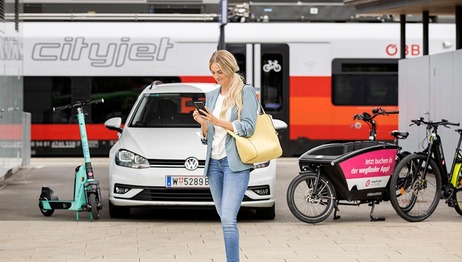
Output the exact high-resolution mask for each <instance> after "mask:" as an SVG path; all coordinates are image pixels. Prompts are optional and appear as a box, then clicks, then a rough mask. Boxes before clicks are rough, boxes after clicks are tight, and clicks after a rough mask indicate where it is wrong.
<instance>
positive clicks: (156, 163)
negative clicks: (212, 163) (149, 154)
mask: <svg viewBox="0 0 462 262" xmlns="http://www.w3.org/2000/svg"><path fill="white" fill-rule="evenodd" d="M185 160H186V159H149V160H148V162H149V165H150V166H152V167H184V162H185ZM204 166H205V160H199V167H200V168H203V167H204Z"/></svg>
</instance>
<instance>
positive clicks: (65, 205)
mask: <svg viewBox="0 0 462 262" xmlns="http://www.w3.org/2000/svg"><path fill="white" fill-rule="evenodd" d="M103 102H104V100H103V99H98V100H91V101H90V100H88V101H84V102H81V101H78V102H75V103H73V104H69V105H66V106H60V107H56V108H53V111H61V110H65V109H74V108H75V109H76V111H77V121H78V124H79V129H80V138H81V142H82V151H83V157H84V164H83V165H79V166H77V167H76V168H75V178H74V199H72V200H59V199H58V196H57V195H56V194H55V193H54V191H53V190H52V189H51V188H49V187H47V186H43V187H42V192H41V194H40V198H39V207H40V211H41V212H42V214H43V215H44V216H47V217H49V216H51V215H52V214H53V213H54V211H55V209H67V210H72V211H75V219H76V220H77V221H78V220H79V212H82V211H88V212H90V220H91V221H93V220H98V219H99V217H100V215H99V210H101V209H102V208H103V204H102V197H101V189H100V186H99V181H97V180H95V176H94V174H93V168H92V165H91V160H90V149H89V147H88V139H87V131H86V126H85V114H84V111H83V108H84V107H85V106H87V105H91V104H98V103H103Z"/></svg>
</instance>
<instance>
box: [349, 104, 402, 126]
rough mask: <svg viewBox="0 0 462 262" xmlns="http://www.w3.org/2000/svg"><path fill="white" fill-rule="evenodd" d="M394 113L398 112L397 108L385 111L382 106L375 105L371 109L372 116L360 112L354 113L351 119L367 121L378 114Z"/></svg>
mask: <svg viewBox="0 0 462 262" xmlns="http://www.w3.org/2000/svg"><path fill="white" fill-rule="evenodd" d="M395 114H399V111H398V110H390V111H386V110H385V109H383V108H380V107H376V108H374V109H372V116H371V115H370V114H369V113H367V112H364V113H362V114H356V115H354V116H353V120H363V121H366V122H368V121H371V120H372V119H374V118H375V117H376V116H378V115H383V116H387V115H395Z"/></svg>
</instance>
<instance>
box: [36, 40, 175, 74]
mask: <svg viewBox="0 0 462 262" xmlns="http://www.w3.org/2000/svg"><path fill="white" fill-rule="evenodd" d="M171 48H173V44H172V43H171V42H170V38H167V37H163V38H160V39H159V40H158V42H157V43H132V42H130V38H129V37H122V38H120V41H117V42H108V43H100V42H91V41H89V40H87V39H85V37H65V38H64V41H63V42H42V43H36V44H35V45H34V46H33V49H32V59H33V60H35V61H80V62H81V59H88V60H90V61H91V63H90V65H91V66H93V67H112V66H115V67H121V66H123V65H124V64H125V63H126V62H127V61H164V60H165V59H166V58H167V53H168V51H169V49H171Z"/></svg>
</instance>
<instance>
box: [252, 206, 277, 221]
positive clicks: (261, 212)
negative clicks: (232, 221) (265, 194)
mask: <svg viewBox="0 0 462 262" xmlns="http://www.w3.org/2000/svg"><path fill="white" fill-rule="evenodd" d="M275 216H276V204H274V205H273V206H272V207H264V208H257V209H256V217H257V218H258V219H265V220H273V219H274V217H275Z"/></svg>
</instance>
